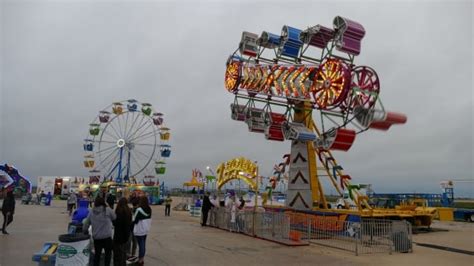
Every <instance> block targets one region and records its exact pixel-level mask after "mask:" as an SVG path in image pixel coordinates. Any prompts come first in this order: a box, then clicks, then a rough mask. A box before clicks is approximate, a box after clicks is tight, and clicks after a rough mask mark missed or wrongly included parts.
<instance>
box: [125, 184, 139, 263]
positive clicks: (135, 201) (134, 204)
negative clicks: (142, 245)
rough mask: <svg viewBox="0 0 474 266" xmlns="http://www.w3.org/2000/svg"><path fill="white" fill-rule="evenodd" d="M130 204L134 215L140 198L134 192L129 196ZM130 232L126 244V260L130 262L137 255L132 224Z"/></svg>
mask: <svg viewBox="0 0 474 266" xmlns="http://www.w3.org/2000/svg"><path fill="white" fill-rule="evenodd" d="M130 203H131V204H132V214H134V213H135V211H136V210H137V209H138V204H139V203H140V197H139V196H138V194H137V192H136V191H133V192H132V194H131V195H130ZM130 231H131V234H130V238H129V239H128V243H127V251H128V252H129V254H128V259H129V260H130V261H134V260H135V259H136V257H135V254H136V253H137V245H138V244H137V238H136V237H135V235H134V234H133V224H132V228H130Z"/></svg>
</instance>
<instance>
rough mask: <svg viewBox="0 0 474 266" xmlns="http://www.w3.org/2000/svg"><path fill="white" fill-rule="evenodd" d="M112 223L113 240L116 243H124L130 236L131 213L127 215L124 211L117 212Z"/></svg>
mask: <svg viewBox="0 0 474 266" xmlns="http://www.w3.org/2000/svg"><path fill="white" fill-rule="evenodd" d="M116 215H117V218H115V220H114V222H113V224H114V242H115V243H117V244H125V243H126V242H127V241H128V238H129V237H130V232H131V230H130V229H131V228H132V213H131V212H130V215H127V214H125V213H117V212H116Z"/></svg>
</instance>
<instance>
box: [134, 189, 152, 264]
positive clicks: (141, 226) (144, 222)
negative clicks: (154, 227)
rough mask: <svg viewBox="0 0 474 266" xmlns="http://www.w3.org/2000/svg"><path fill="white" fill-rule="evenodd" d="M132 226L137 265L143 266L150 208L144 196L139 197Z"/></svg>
mask: <svg viewBox="0 0 474 266" xmlns="http://www.w3.org/2000/svg"><path fill="white" fill-rule="evenodd" d="M133 224H134V227H133V234H134V235H135V237H136V239H137V243H138V264H139V265H143V264H144V258H145V250H146V248H145V246H146V236H147V234H148V232H149V231H150V227H151V208H150V205H149V204H148V198H147V197H145V196H141V197H140V201H139V204H138V208H137V209H136V210H135V212H134V214H133Z"/></svg>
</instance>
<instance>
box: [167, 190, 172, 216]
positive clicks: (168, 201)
mask: <svg viewBox="0 0 474 266" xmlns="http://www.w3.org/2000/svg"><path fill="white" fill-rule="evenodd" d="M172 201H173V200H172V199H171V197H170V195H169V194H168V196H167V197H166V199H165V216H170V212H171V202H172Z"/></svg>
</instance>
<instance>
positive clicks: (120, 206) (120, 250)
mask: <svg viewBox="0 0 474 266" xmlns="http://www.w3.org/2000/svg"><path fill="white" fill-rule="evenodd" d="M115 215H116V216H117V218H116V219H115V220H114V222H113V224H114V241H113V250H114V266H125V265H126V264H127V242H128V239H129V237H130V229H131V228H132V211H131V210H130V208H129V207H128V201H127V199H126V198H121V199H120V200H119V201H118V203H117V208H116V209H115Z"/></svg>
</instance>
